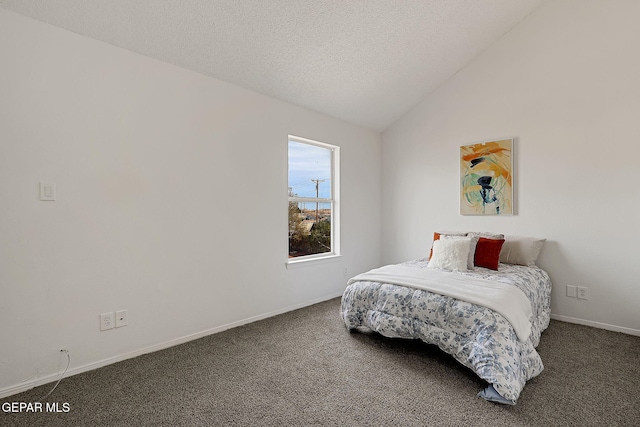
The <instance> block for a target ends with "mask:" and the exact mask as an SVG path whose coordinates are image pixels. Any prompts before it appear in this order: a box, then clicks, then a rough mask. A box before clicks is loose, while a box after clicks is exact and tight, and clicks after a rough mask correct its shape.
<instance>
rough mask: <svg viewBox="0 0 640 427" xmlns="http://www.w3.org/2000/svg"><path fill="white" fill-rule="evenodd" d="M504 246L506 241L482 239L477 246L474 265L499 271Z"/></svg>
mask: <svg viewBox="0 0 640 427" xmlns="http://www.w3.org/2000/svg"><path fill="white" fill-rule="evenodd" d="M503 244H504V239H485V238H484V237H480V238H479V239H478V244H477V245H476V254H475V255H474V257H473V265H475V266H476V267H484V268H489V269H491V270H498V264H499V263H500V250H501V249H502V245H503Z"/></svg>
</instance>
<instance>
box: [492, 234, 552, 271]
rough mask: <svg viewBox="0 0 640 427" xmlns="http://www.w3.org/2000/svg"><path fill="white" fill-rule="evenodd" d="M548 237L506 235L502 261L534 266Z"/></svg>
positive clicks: (501, 253)
mask: <svg viewBox="0 0 640 427" xmlns="http://www.w3.org/2000/svg"><path fill="white" fill-rule="evenodd" d="M546 240H547V239H539V238H535V237H523V236H504V244H503V245H502V250H501V251H500V262H502V263H504V264H517V265H526V266H529V267H532V266H534V265H536V260H537V259H538V255H539V254H540V250H541V249H542V245H544V242H545V241H546Z"/></svg>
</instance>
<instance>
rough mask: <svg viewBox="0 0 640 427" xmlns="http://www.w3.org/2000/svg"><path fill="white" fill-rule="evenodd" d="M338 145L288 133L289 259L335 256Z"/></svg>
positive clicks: (337, 245)
mask: <svg viewBox="0 0 640 427" xmlns="http://www.w3.org/2000/svg"><path fill="white" fill-rule="evenodd" d="M339 153H340V148H339V147H336V146H333V145H329V144H324V143H321V142H316V141H311V140H308V139H304V138H298V137H294V136H289V174H288V176H289V260H290V261H291V260H292V259H296V260H304V259H314V258H320V257H326V256H330V255H339V235H338V233H339V209H338V204H339V197H338V193H339V187H338V170H339Z"/></svg>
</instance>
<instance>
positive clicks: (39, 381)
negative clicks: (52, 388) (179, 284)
mask: <svg viewBox="0 0 640 427" xmlns="http://www.w3.org/2000/svg"><path fill="white" fill-rule="evenodd" d="M341 295H342V292H340V293H337V294H330V295H326V296H324V297H321V298H317V299H315V300H312V301H309V302H306V303H302V304H296V305H293V306H289V307H286V308H283V309H280V310H276V311H271V312H269V313H264V314H260V315H257V316H253V317H249V318H246V319H242V320H238V321H236V322H231V323H227V324H225V325H222V326H217V327H215V328H211V329H207V330H204V331H201V332H197V333H195V334H190V335H185V336H183V337H179V338H175V339H172V340H169V341H165V342H162V343H159V344H155V345H152V346H149V347H144V348H141V349H138V350H134V351H131V352H128V353H124V354H119V355H117V356H113V357H109V358H107V359H103V360H99V361H97V362H92V363H88V364H86V365H82V366H77V367H74V368H70V369H68V370H67V373H66V374H65V378H66V377H70V376H73V375H77V374H81V373H83V372H87V371H92V370H94V369H98V368H102V367H103V366H107V365H111V364H113V363H117V362H121V361H123V360H127V359H132V358H134V357H138V356H142V355H143V354H147V353H153V352H154V351H159V350H164V349H165V348H169V347H173V346H176V345H179V344H184V343H186V342H189V341H193V340H197V339H199V338H202V337H206V336H208V335H212V334H216V333H218V332H222V331H226V330H227V329H232V328H236V327H238V326H242V325H246V324H248V323H253V322H257V321H258V320H263V319H267V318H269V317H273V316H277V315H279V314H283V313H287V312H289V311H293V310H297V309H299V308H304V307H308V306H310V305H314V304H317V303H320V302H323V301H328V300H330V299H333V298H337V297H339V296H341ZM61 374H62V371H60V372H57V373H54V374H50V375H46V376H44V377H39V378H36V379H35V380H30V381H24V382H21V383H19V384H16V385H13V386H9V387H5V388H3V389H1V390H0V399H3V398H5V397H8V396H12V395H14V394H18V393H22V392H23V391H27V390H30V389H32V388H34V387H38V386H41V385H43V384H47V383H50V382H53V381H57V380H58V378H60V375H61Z"/></svg>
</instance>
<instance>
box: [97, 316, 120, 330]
mask: <svg viewBox="0 0 640 427" xmlns="http://www.w3.org/2000/svg"><path fill="white" fill-rule="evenodd" d="M115 323H116V318H115V316H114V315H113V312H111V313H102V314H101V315H100V330H101V331H106V330H107V329H113V327H114V326H115Z"/></svg>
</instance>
